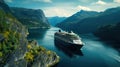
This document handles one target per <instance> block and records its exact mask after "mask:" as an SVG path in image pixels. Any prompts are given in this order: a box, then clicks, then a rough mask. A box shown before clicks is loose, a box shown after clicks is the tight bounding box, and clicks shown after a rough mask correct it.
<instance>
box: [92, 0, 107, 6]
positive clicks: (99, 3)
mask: <svg viewBox="0 0 120 67" xmlns="http://www.w3.org/2000/svg"><path fill="white" fill-rule="evenodd" d="M92 4H93V5H106V4H107V3H106V2H104V1H102V0H98V1H97V2H96V3H92Z"/></svg>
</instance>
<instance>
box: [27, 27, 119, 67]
mask: <svg viewBox="0 0 120 67" xmlns="http://www.w3.org/2000/svg"><path fill="white" fill-rule="evenodd" d="M58 30H59V29H58V28H55V27H52V28H51V29H48V30H46V29H36V30H29V32H30V35H29V37H28V39H36V40H37V42H38V44H40V46H43V47H45V48H47V49H49V50H52V51H55V52H56V53H57V54H58V55H59V56H60V62H59V63H58V64H57V65H56V66H55V67H120V53H119V52H117V51H116V50H115V49H113V48H111V47H109V46H107V45H109V44H107V43H104V42H102V41H99V40H98V38H96V37H95V36H93V35H88V34H87V35H80V37H81V38H82V41H83V42H84V46H83V47H82V49H81V50H79V51H72V50H69V49H67V48H65V47H62V46H58V45H57V44H59V43H57V44H55V42H54V33H55V32H56V31H58Z"/></svg>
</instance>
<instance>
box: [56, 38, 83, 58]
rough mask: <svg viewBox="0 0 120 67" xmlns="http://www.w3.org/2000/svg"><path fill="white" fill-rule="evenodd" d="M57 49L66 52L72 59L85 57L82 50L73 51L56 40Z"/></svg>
mask: <svg viewBox="0 0 120 67" xmlns="http://www.w3.org/2000/svg"><path fill="white" fill-rule="evenodd" d="M54 43H55V44H54V45H55V47H56V48H57V49H58V50H60V51H62V52H64V53H65V54H66V55H67V56H68V57H70V58H72V57H75V56H83V53H82V51H81V50H73V49H72V48H71V47H70V46H64V45H63V44H62V43H60V42H59V43H58V42H57V41H56V40H54Z"/></svg>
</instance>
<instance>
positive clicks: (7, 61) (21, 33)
mask: <svg viewBox="0 0 120 67" xmlns="http://www.w3.org/2000/svg"><path fill="white" fill-rule="evenodd" d="M0 3H2V4H0V67H46V66H51V65H53V64H55V63H57V62H58V61H59V57H58V56H57V54H56V53H54V52H52V51H49V50H47V49H45V48H43V47H41V46H39V45H38V44H37V42H35V41H28V40H27V38H26V37H27V34H28V30H27V29H26V27H25V26H23V25H22V24H21V23H20V22H19V21H18V20H17V19H16V17H14V16H13V15H12V12H11V10H10V8H9V7H8V6H7V5H6V4H5V2H4V1H3V0H2V1H0ZM3 5H6V6H3ZM6 9H9V11H7V12H6ZM34 51H35V52H34ZM36 64H39V65H36Z"/></svg>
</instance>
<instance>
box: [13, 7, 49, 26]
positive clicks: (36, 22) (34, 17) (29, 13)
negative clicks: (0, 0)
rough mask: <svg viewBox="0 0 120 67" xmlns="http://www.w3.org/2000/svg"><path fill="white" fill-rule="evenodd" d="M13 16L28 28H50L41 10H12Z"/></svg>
mask: <svg viewBox="0 0 120 67" xmlns="http://www.w3.org/2000/svg"><path fill="white" fill-rule="evenodd" d="M11 10H12V13H13V15H15V17H16V18H17V19H18V20H19V21H21V23H22V24H23V25H25V26H26V27H28V28H49V27H50V25H49V23H48V20H47V18H46V17H45V15H44V12H43V11H42V10H41V9H27V8H18V7H12V8H11Z"/></svg>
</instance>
